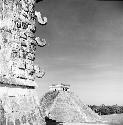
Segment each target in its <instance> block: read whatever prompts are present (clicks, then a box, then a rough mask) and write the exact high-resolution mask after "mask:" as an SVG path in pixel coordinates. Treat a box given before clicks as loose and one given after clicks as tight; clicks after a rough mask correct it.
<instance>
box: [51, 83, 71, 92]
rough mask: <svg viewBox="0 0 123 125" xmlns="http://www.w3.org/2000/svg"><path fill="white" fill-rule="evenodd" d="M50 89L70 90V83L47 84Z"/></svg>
mask: <svg viewBox="0 0 123 125" xmlns="http://www.w3.org/2000/svg"><path fill="white" fill-rule="evenodd" d="M49 90H50V91H70V85H66V84H63V83H61V84H52V85H50V86H49Z"/></svg>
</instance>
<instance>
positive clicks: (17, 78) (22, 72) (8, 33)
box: [0, 0, 47, 125]
mask: <svg viewBox="0 0 123 125" xmlns="http://www.w3.org/2000/svg"><path fill="white" fill-rule="evenodd" d="M35 2H36V1H35V0H0V99H1V101H2V106H3V108H4V111H5V118H6V121H4V124H6V125H9V124H10V123H11V124H13V125H16V124H17V123H18V124H30V125H33V124H36V125H41V124H43V123H42V121H41V118H40V112H39V108H38V105H39V100H38V97H37V95H36V89H35V88H36V86H37V84H36V82H35V78H36V77H38V78H41V77H42V76H43V75H44V73H43V72H41V71H40V68H39V67H38V66H37V65H34V63H33V62H34V60H35V52H36V46H37V45H39V46H44V45H45V44H46V42H45V40H44V39H42V40H40V38H39V37H36V36H35V34H34V33H35V31H36V24H35V21H36V19H37V20H38V22H39V23H40V24H42V25H43V24H46V22H47V18H46V17H44V18H42V17H41V14H40V12H37V11H35V10H34V3H35ZM2 125H3V123H2Z"/></svg>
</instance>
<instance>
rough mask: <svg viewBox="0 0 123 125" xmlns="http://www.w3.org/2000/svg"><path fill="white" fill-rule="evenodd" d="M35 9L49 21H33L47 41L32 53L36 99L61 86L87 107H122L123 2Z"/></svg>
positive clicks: (61, 3)
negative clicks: (39, 74)
mask: <svg viewBox="0 0 123 125" xmlns="http://www.w3.org/2000/svg"><path fill="white" fill-rule="evenodd" d="M35 9H36V10H37V11H40V12H41V13H42V16H46V17H47V18H48V23H47V25H45V26H40V25H38V23H37V32H36V35H37V36H39V37H40V38H45V39H46V41H47V45H46V46H45V47H42V48H40V47H37V52H36V60H35V63H36V64H38V65H39V66H40V67H41V69H44V70H45V76H44V77H43V78H42V79H36V82H37V84H38V88H37V90H38V95H39V97H41V96H42V95H44V93H46V92H47V91H48V90H49V85H51V84H60V83H64V84H70V86H71V91H72V92H74V93H75V95H77V96H78V97H79V98H80V99H81V100H82V101H83V102H84V103H86V104H96V105H101V104H105V105H114V104H118V105H123V99H122V96H123V2H120V1H117V2H116V1H109V2H108V1H106V2H104V1H96V0H44V1H42V2H39V3H38V4H35Z"/></svg>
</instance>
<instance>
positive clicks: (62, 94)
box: [40, 84, 101, 123]
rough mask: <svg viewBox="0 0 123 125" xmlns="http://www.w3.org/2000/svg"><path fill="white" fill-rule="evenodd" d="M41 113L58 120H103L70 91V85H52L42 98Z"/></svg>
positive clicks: (80, 121)
mask: <svg viewBox="0 0 123 125" xmlns="http://www.w3.org/2000/svg"><path fill="white" fill-rule="evenodd" d="M40 105H41V107H40V108H41V114H42V116H43V117H45V116H47V117H49V119H53V120H56V122H67V123H82V122H101V117H100V116H98V115H97V114H96V113H95V112H93V111H92V110H91V109H90V108H89V107H88V106H87V105H86V104H84V103H83V102H81V100H80V99H79V98H78V97H77V96H75V94H74V93H73V92H71V91H70V88H69V86H68V85H64V84H61V85H52V86H50V90H49V92H47V93H46V94H45V95H44V96H43V97H42V99H41V100H40Z"/></svg>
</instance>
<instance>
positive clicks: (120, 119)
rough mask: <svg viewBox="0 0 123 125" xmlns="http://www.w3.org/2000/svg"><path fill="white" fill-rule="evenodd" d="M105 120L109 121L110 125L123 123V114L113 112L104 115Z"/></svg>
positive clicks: (121, 124) (122, 124)
mask: <svg viewBox="0 0 123 125" xmlns="http://www.w3.org/2000/svg"><path fill="white" fill-rule="evenodd" d="M102 118H103V120H104V121H108V122H109V123H110V125H123V114H112V115H103V116H102Z"/></svg>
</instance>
